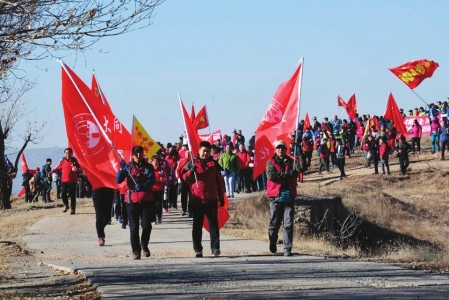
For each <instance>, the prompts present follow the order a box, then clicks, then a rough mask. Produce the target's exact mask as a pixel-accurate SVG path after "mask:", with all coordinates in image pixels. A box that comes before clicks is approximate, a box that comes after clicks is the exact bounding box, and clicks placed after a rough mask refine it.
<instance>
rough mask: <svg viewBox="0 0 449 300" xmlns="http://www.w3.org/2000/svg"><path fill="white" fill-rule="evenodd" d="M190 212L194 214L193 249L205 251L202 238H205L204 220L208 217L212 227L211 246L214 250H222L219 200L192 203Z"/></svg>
mask: <svg viewBox="0 0 449 300" xmlns="http://www.w3.org/2000/svg"><path fill="white" fill-rule="evenodd" d="M190 212H191V213H192V215H193V226H192V240H193V250H194V251H195V252H203V246H202V244H201V240H202V238H203V220H204V216H206V217H207V220H208V222H209V228H210V248H211V250H212V252H214V251H215V250H220V231H219V229H218V218H217V213H218V205H217V201H208V202H206V203H205V204H202V203H190Z"/></svg>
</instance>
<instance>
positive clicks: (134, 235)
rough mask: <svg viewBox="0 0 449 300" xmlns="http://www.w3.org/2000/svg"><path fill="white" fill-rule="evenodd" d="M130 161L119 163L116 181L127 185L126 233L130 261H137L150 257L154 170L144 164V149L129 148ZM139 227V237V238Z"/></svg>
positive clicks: (151, 166) (138, 147)
mask: <svg viewBox="0 0 449 300" xmlns="http://www.w3.org/2000/svg"><path fill="white" fill-rule="evenodd" d="M131 152H132V160H131V161H130V162H129V163H128V164H127V163H126V162H125V161H124V160H123V159H122V160H120V169H119V170H118V172H117V176H116V178H115V181H116V182H117V183H118V184H120V183H122V182H124V181H125V182H126V194H125V201H126V207H127V210H128V221H129V233H130V240H131V250H132V252H133V259H134V260H138V259H140V258H141V254H142V251H143V255H144V256H145V257H149V256H150V250H149V249H148V243H149V242H150V235H151V229H152V226H151V220H153V219H154V213H155V206H154V201H153V194H152V192H151V188H152V186H153V184H154V182H155V175H154V167H153V165H151V164H150V163H149V162H147V161H146V160H144V155H143V147H142V146H134V147H133V148H132V151H131ZM139 223H140V225H141V227H142V235H141V236H140V238H139Z"/></svg>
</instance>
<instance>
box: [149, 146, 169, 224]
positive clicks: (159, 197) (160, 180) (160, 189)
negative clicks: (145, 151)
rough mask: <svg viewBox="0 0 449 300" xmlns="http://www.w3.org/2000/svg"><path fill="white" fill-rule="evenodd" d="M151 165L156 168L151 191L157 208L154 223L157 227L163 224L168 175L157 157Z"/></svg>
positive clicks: (152, 159) (152, 160) (152, 158)
mask: <svg viewBox="0 0 449 300" xmlns="http://www.w3.org/2000/svg"><path fill="white" fill-rule="evenodd" d="M151 164H152V165H153V167H154V184H153V186H152V187H151V191H152V193H153V198H154V200H153V201H154V204H155V208H156V218H155V219H154V220H152V221H153V225H156V224H161V223H162V201H163V199H164V187H165V186H166V185H167V175H166V173H165V168H164V167H163V166H162V165H161V164H160V161H159V157H158V156H157V155H153V157H151Z"/></svg>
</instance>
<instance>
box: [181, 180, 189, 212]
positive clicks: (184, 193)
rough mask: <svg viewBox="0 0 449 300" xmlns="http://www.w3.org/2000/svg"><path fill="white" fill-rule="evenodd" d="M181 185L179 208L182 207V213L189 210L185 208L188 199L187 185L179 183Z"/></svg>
mask: <svg viewBox="0 0 449 300" xmlns="http://www.w3.org/2000/svg"><path fill="white" fill-rule="evenodd" d="M180 184H181V207H182V211H187V210H189V211H190V209H189V207H188V206H187V201H188V199H189V190H190V187H189V184H188V183H184V182H183V183H180Z"/></svg>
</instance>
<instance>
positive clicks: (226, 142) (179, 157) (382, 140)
mask: <svg viewBox="0 0 449 300" xmlns="http://www.w3.org/2000/svg"><path fill="white" fill-rule="evenodd" d="M421 111H423V112H421ZM410 112H413V111H411V110H410ZM448 112H449V110H448V106H447V102H444V103H441V104H440V103H437V104H435V105H434V104H431V105H429V107H426V109H424V108H422V109H417V110H415V113H413V116H427V117H429V119H430V121H431V132H430V138H431V151H432V153H435V152H436V151H441V159H444V152H445V148H446V147H447V145H448V144H449V142H448V141H449V125H448V122H447V113H448ZM401 113H402V115H403V117H406V115H405V114H404V113H403V110H402V109H401ZM440 117H442V124H440V122H439V118H440ZM373 118H374V117H373ZM373 118H372V117H371V116H370V115H368V114H367V115H362V116H359V115H357V114H356V115H355V117H354V118H349V119H343V120H341V119H340V118H339V117H338V116H334V118H333V119H332V120H329V119H328V118H327V117H325V118H323V120H322V121H321V122H319V121H318V119H317V118H316V117H314V118H313V122H312V123H311V124H310V126H306V125H305V121H304V120H301V121H300V123H299V124H298V127H297V129H296V130H295V131H293V132H292V134H291V139H290V141H282V140H281V141H276V143H275V145H274V146H275V154H274V156H273V157H271V158H269V159H268V161H267V165H266V172H265V173H263V174H261V175H260V176H258V177H257V178H254V176H253V167H254V155H255V153H254V146H255V135H253V136H251V138H250V139H249V140H248V141H246V139H245V136H244V135H243V134H242V131H241V130H234V131H233V132H232V135H227V134H224V135H223V136H221V137H220V138H219V139H217V140H215V141H214V143H213V144H210V143H209V142H206V141H203V142H201V143H200V146H199V154H198V155H197V156H195V157H192V154H191V152H190V149H189V147H188V144H187V143H186V142H185V141H184V139H183V138H182V137H181V138H180V140H179V142H177V143H174V144H171V143H168V144H167V145H166V147H164V145H162V144H160V146H161V149H160V150H159V151H158V152H157V153H156V154H155V155H153V156H152V157H145V156H144V154H143V148H142V147H141V146H135V147H133V148H132V159H131V160H130V161H129V162H126V161H124V160H121V161H120V169H119V170H118V172H117V176H116V182H117V184H118V185H119V186H120V188H119V189H117V190H113V189H110V188H108V187H100V188H96V189H94V190H92V186H91V185H90V183H89V180H88V179H87V178H86V176H85V174H84V172H83V169H82V167H81V166H80V165H79V163H78V161H77V159H76V158H75V157H74V156H73V152H72V149H70V148H66V149H65V150H64V155H65V156H64V157H63V158H62V159H61V160H60V162H59V163H58V165H57V166H56V167H55V168H52V167H51V163H52V161H51V159H47V160H46V163H45V164H44V165H43V166H42V167H41V168H39V167H38V168H36V169H35V171H27V172H25V173H24V174H23V186H24V187H25V190H26V193H25V201H26V202H36V201H38V198H39V196H40V195H42V201H43V202H49V201H52V200H51V199H50V190H51V187H52V182H55V183H56V189H57V198H58V199H60V198H61V199H62V202H63V204H64V210H63V212H67V211H68V210H69V209H70V213H71V214H75V212H76V198H77V197H78V198H80V197H84V196H85V197H92V199H93V203H94V207H95V212H96V230H97V235H98V244H99V245H100V246H103V245H105V238H106V236H105V231H104V228H105V226H106V225H107V224H111V218H112V217H114V216H115V218H116V219H117V221H118V222H119V223H120V224H121V227H122V228H123V229H126V228H127V226H129V230H130V240H131V249H132V252H133V258H134V259H141V256H142V254H143V256H144V257H149V256H150V250H149V248H148V243H149V240H150V235H151V230H152V226H153V225H158V224H161V223H162V219H163V215H164V213H166V212H168V210H169V209H171V210H178V198H180V206H181V209H180V210H179V212H180V214H181V215H182V216H186V217H190V218H192V219H193V225H192V240H193V248H194V251H195V256H196V257H203V247H202V243H201V240H202V226H203V219H204V216H207V220H208V222H209V231H210V243H211V245H210V247H211V253H212V256H214V257H216V256H219V255H220V253H221V250H220V235H219V228H218V221H217V210H218V207H219V206H223V205H224V196H225V195H226V196H227V197H229V198H233V197H234V195H235V193H252V192H256V191H266V196H267V198H268V199H269V200H270V213H271V219H270V222H269V227H268V236H269V239H270V246H269V250H270V251H271V252H272V253H276V251H277V239H278V231H279V228H280V226H281V224H282V223H283V224H284V225H283V226H284V236H283V247H284V249H283V250H284V255H286V256H290V255H291V249H292V240H293V214H294V202H293V199H294V198H295V196H296V186H297V184H298V182H299V183H301V182H303V179H304V173H305V172H308V174H310V172H317V173H318V174H322V172H323V171H327V172H328V173H332V172H333V170H332V168H338V169H339V171H340V179H344V178H345V177H346V174H345V162H346V161H345V160H346V159H347V158H351V156H352V155H353V154H354V153H355V151H360V152H361V153H362V157H363V158H364V159H365V167H371V166H372V167H373V168H374V174H380V173H381V174H385V175H390V174H391V171H390V165H389V158H390V157H391V156H395V157H397V158H398V159H399V165H400V172H401V174H406V172H407V167H408V164H409V159H408V157H409V154H414V153H419V152H420V151H421V144H420V140H421V135H422V128H421V125H420V124H419V122H418V121H417V120H415V121H414V124H413V126H412V127H411V129H410V134H411V145H410V143H409V142H408V141H407V140H406V137H405V136H404V135H402V134H400V133H399V132H398V131H397V129H396V127H395V124H394V123H393V122H392V121H390V120H386V119H384V118H383V117H382V116H380V117H375V118H376V120H375V122H374V123H373V122H372V120H373ZM375 124H378V125H375ZM314 152H315V155H316V156H317V157H318V158H319V160H318V161H319V163H318V164H317V168H316V169H314V168H315V166H312V157H313V155H314ZM379 166H380V167H381V169H380V172H379ZM69 199H70V203H69ZM139 225H140V227H141V228H142V231H141V233H140V230H139Z"/></svg>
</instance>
